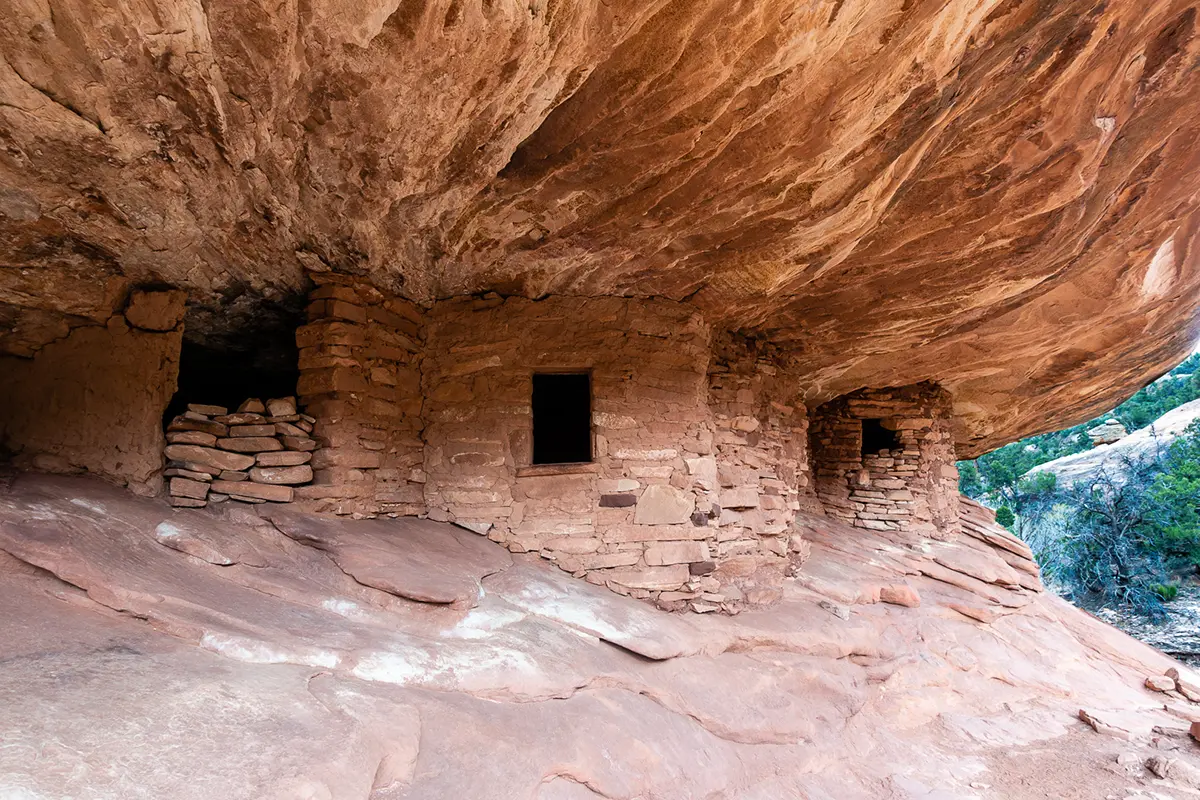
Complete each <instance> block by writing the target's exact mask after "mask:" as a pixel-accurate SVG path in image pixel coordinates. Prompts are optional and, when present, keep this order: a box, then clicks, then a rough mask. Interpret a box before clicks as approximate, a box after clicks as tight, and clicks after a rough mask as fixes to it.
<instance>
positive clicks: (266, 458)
mask: <svg viewBox="0 0 1200 800" xmlns="http://www.w3.org/2000/svg"><path fill="white" fill-rule="evenodd" d="M309 461H312V453H302V452H299V451H296V450H277V451H275V452H272V453H259V454H258V455H257V456H255V458H254V462H255V463H256V464H257V465H258V466H260V467H295V466H299V465H300V464H307V463H308V462H309Z"/></svg>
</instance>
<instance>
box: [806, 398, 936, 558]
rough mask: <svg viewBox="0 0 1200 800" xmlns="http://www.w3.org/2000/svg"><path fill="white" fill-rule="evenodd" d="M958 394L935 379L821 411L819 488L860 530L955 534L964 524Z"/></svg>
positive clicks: (817, 416)
mask: <svg viewBox="0 0 1200 800" xmlns="http://www.w3.org/2000/svg"><path fill="white" fill-rule="evenodd" d="M952 424H953V419H952V416H951V399H950V396H949V395H948V394H947V393H946V392H945V391H944V390H943V389H941V388H939V387H938V386H937V385H935V384H932V383H923V384H917V385H916V386H906V387H901V388H897V389H877V390H862V391H858V392H854V393H853V394H850V395H846V396H845V397H840V398H838V399H836V400H832V401H830V402H828V403H826V404H824V405H822V406H821V407H820V408H818V409H816V411H814V412H813V432H812V440H813V461H814V463H815V465H816V466H815V472H816V487H817V494H818V496H819V497H820V498H821V503H822V505H823V506H824V507H825V509H826V510H827V511H828V512H829V513H830V514H831V515H833V516H836V517H839V518H841V519H844V520H846V521H847V522H849V523H850V524H852V525H854V526H856V527H859V528H872V529H875V530H894V531H907V532H911V533H915V534H919V535H922V536H928V537H931V538H935V539H940V538H950V537H952V536H953V535H954V533H955V532H956V531H957V530H958V527H959V509H958V469H957V468H956V467H955V465H954V462H955V454H954V432H953V428H952Z"/></svg>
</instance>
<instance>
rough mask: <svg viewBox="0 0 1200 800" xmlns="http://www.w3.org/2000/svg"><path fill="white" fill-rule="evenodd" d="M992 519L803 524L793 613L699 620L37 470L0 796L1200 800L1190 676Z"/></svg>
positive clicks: (8, 639)
mask: <svg viewBox="0 0 1200 800" xmlns="http://www.w3.org/2000/svg"><path fill="white" fill-rule="evenodd" d="M257 513H263V514H269V516H270V519H269V520H268V519H264V518H260V517H258V516H257V515H256V514H257ZM967 513H968V516H970V515H975V516H974V517H973V518H972V519H970V520H968V521H969V523H970V524H969V525H968V528H969V531H970V535H964V536H963V537H962V538H961V539H960V540H959V541H958V542H956V543H954V544H941V543H931V544H929V545H928V547H927V549H925V550H916V549H910V548H908V547H905V546H904V545H903V543H902V542H901V541H899V540H890V539H888V538H885V537H883V536H880V535H878V534H875V533H872V532H868V531H863V530H858V529H851V528H848V527H845V526H843V525H841V524H839V523H836V522H833V521H831V520H827V519H823V518H806V520H805V524H806V535H807V536H808V537H809V538H810V539H811V541H812V542H813V548H812V555H811V557H810V559H809V560H808V562H807V563H806V564H805V566H804V570H803V572H802V574H801V575H800V576H799V577H798V578H797V579H796V580H795V581H792V582H790V583H789V587H788V590H787V594H786V598H785V600H784V601H783V602H782V603H781V604H780V605H778V606H775V607H772V608H768V609H764V610H761V611H755V612H748V613H744V614H741V615H739V616H736V617H718V616H713V615H708V616H699V615H687V616H684V615H671V614H666V613H664V612H660V611H657V610H655V609H653V608H651V607H650V606H648V605H645V604H642V603H639V602H637V601H633V600H629V599H626V598H622V597H619V596H616V595H614V594H611V593H609V592H607V591H605V590H603V589H598V588H596V587H593V586H590V585H588V584H586V583H584V582H582V581H576V580H573V579H572V578H570V577H569V576H568V575H566V574H564V573H562V572H560V571H558V570H556V569H553V568H551V567H549V566H548V565H546V564H543V563H541V562H539V560H538V559H536V558H534V557H530V558H529V559H528V560H526V559H524V558H523V557H519V556H511V555H509V554H508V553H507V552H505V551H504V550H502V549H500V548H499V547H497V546H495V545H493V544H491V543H490V542H488V541H486V540H485V539H483V538H481V537H478V536H476V535H475V534H472V533H470V532H467V531H464V530H460V529H457V528H454V527H452V526H448V525H440V524H437V523H431V522H420V521H415V520H400V521H368V522H342V521H331V520H316V519H313V518H307V517H304V516H301V515H299V514H298V513H297V512H294V511H291V510H287V509H279V508H276V509H272V510H270V511H267V510H264V509H258V510H246V509H242V510H236V511H235V510H232V509H231V510H226V511H222V512H221V515H218V514H216V513H214V512H213V511H212V510H210V509H205V510H191V509H171V508H169V507H168V506H167V505H166V504H165V503H164V502H161V501H154V500H143V499H138V498H135V497H132V496H130V495H128V494H126V493H124V492H122V491H120V490H117V489H114V488H110V487H109V486H107V485H105V484H102V483H99V482H95V481H91V480H87V479H67V478H49V477H36V476H22V477H19V478H17V479H16V480H15V481H14V482H13V483H12V485H11V487H10V488H8V489H0V551H2V552H0V608H2V609H3V614H2V615H0V798H4V800H41V799H42V798H55V799H57V798H89V800H103V799H105V798H120V799H121V800H133V799H134V798H172V799H173V800H189V799H191V798H220V799H221V800H233V799H235V798H255V799H256V800H259V799H261V798H280V799H281V800H282V799H283V798H288V799H289V800H293V799H295V798H303V799H310V800H318V799H319V798H339V799H340V798H356V799H361V798H370V800H394V799H398V798H421V799H422V800H438V799H440V798H446V799H447V800H463V799H466V798H470V799H471V800H476V799H480V800H481V799H483V798H504V799H505V800H508V799H509V798H531V799H534V800H594V799H595V798H627V799H630V800H632V798H647V799H649V798H705V799H706V800H717V798H720V799H721V800H732V799H733V798H741V799H744V800H775V799H777V798H791V797H801V798H830V799H832V798H836V799H837V800H848V799H852V798H960V797H962V798H966V797H978V798H1043V797H1052V798H1107V797H1114V798H1122V799H1123V800H1124V798H1165V797H1171V798H1190V797H1197V796H1200V791H1197V789H1196V788H1195V787H1192V786H1189V785H1188V784H1189V782H1190V781H1191V780H1192V778H1193V776H1194V775H1195V774H1200V772H1193V771H1192V767H1193V765H1195V767H1196V768H1197V769H1200V750H1198V749H1197V746H1196V745H1195V743H1193V742H1192V741H1191V740H1190V739H1189V738H1188V737H1187V735H1186V729H1187V718H1188V717H1189V715H1197V716H1200V706H1196V705H1190V704H1188V703H1187V702H1186V701H1185V700H1182V699H1180V698H1170V697H1168V696H1166V695H1163V694H1156V693H1152V692H1150V691H1149V690H1147V689H1146V688H1144V686H1143V681H1144V679H1145V677H1146V676H1148V675H1154V674H1162V673H1163V672H1164V671H1165V670H1166V669H1168V668H1170V667H1172V666H1174V662H1172V661H1171V660H1170V659H1168V658H1166V657H1164V656H1162V655H1159V654H1157V653H1156V652H1154V651H1152V650H1150V649H1149V648H1147V647H1145V646H1143V645H1141V644H1139V643H1137V642H1136V641H1134V640H1132V639H1130V638H1128V637H1126V636H1125V635H1123V634H1121V633H1119V632H1118V631H1116V630H1115V629H1113V628H1110V627H1108V626H1106V625H1104V624H1102V623H1100V622H1098V621H1096V620H1094V619H1092V618H1090V617H1088V616H1087V615H1085V614H1083V613H1082V612H1080V611H1077V610H1075V609H1073V608H1071V607H1070V606H1068V605H1066V604H1065V603H1063V602H1062V601H1060V600H1058V599H1056V598H1054V597H1052V596H1049V595H1046V594H1043V593H1040V592H1038V591H1036V589H1037V588H1038V584H1037V582H1036V580H1031V573H1030V571H1029V570H1028V569H1027V568H1026V566H1027V565H1025V564H1023V563H1022V558H1021V556H1020V555H1019V553H1018V552H1017V551H1018V550H1019V546H1015V545H1013V543H1012V542H1011V541H1009V540H1008V539H1006V538H1005V537H1004V535H1003V533H1002V532H1000V531H998V530H996V529H994V528H991V527H989V526H988V525H987V524H986V520H982V518H980V517H979V516H978V515H977V514H976V512H975V510H974V509H971V508H970V507H968V511H967ZM981 520H982V521H981ZM988 539H990V540H991V541H992V544H986V543H985V541H984V540H988ZM900 584H907V585H908V586H909V587H910V588H911V589H913V590H915V591H916V592H917V593H918V594H919V596H920V601H921V602H920V606H919V607H916V608H911V607H906V606H901V605H894V604H889V603H879V602H875V601H876V600H877V597H878V595H879V591H880V588H881V587H885V586H892V587H895V586H896V585H900ZM906 594H907V592H906V591H904V590H901V589H896V588H892V589H890V590H888V591H887V592H885V595H887V596H893V595H895V596H896V597H897V599H903V597H904V596H905V595H906ZM955 609H959V610H955ZM980 620H988V621H986V622H985V621H980ZM1166 708H1170V709H1171V710H1170V711H1168V710H1165V709H1166ZM1081 709H1085V710H1086V711H1087V714H1086V716H1088V717H1089V718H1091V719H1093V720H1095V721H1096V727H1097V728H1098V729H1099V730H1100V731H1103V732H1098V731H1097V730H1094V729H1093V727H1090V726H1088V725H1086V724H1085V723H1084V722H1081V721H1080V713H1079V712H1080V710H1081ZM1156 727H1157V731H1156V730H1155V729H1156ZM1155 757H1159V761H1157V762H1156V769H1157V770H1158V772H1159V773H1162V774H1166V775H1168V776H1172V778H1170V779H1167V780H1163V779H1160V778H1159V777H1156V776H1155V775H1154V774H1153V773H1152V772H1151V771H1149V770H1147V769H1146V767H1145V765H1146V763H1147V760H1148V759H1152V758H1155ZM1162 757H1165V758H1166V760H1163V758H1162ZM1171 759H1175V760H1174V761H1172V760H1171Z"/></svg>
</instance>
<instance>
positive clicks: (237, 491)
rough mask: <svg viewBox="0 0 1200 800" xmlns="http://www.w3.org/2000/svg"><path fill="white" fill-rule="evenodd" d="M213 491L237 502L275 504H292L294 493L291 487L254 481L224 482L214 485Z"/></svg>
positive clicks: (214, 483) (219, 481) (220, 481)
mask: <svg viewBox="0 0 1200 800" xmlns="http://www.w3.org/2000/svg"><path fill="white" fill-rule="evenodd" d="M212 488H213V491H216V492H220V493H221V494H227V495H229V496H230V497H232V498H234V499H235V500H249V501H251V502H254V501H258V502H262V501H265V500H269V501H271V502H273V503H290V502H292V497H293V492H292V487H290V486H272V485H270V484H266V483H255V482H254V481H222V480H216V481H213V483H212Z"/></svg>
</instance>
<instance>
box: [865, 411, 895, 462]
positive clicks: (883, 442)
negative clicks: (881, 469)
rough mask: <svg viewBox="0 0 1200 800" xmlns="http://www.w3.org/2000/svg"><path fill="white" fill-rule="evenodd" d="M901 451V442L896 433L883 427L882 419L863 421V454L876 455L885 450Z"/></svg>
mask: <svg viewBox="0 0 1200 800" xmlns="http://www.w3.org/2000/svg"><path fill="white" fill-rule="evenodd" d="M898 449H900V441H899V439H898V438H897V437H896V432H895V431H893V430H888V429H887V428H885V427H884V426H883V420H881V419H864V420H863V421H862V454H863V455H864V456H866V455H875V454H877V453H881V452H883V451H884V450H898Z"/></svg>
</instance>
